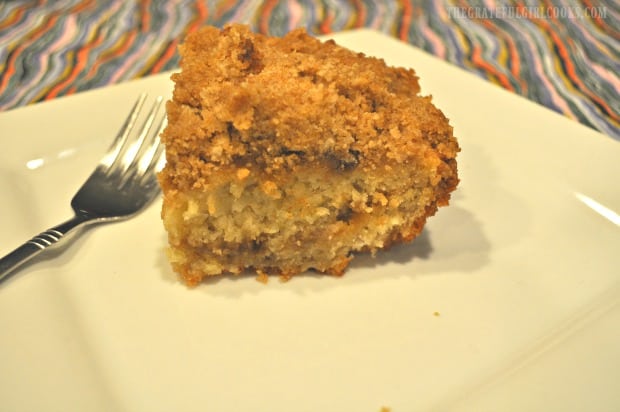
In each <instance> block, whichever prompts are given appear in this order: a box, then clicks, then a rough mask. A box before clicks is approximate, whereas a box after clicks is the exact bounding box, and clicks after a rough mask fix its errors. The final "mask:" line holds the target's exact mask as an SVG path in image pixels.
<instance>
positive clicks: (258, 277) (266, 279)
mask: <svg viewBox="0 0 620 412" xmlns="http://www.w3.org/2000/svg"><path fill="white" fill-rule="evenodd" d="M256 280H257V281H259V282H260V283H262V284H265V285H266V284H267V283H268V282H269V275H267V274H266V273H265V272H262V271H258V274H257V275H256Z"/></svg>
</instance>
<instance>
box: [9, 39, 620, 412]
mask: <svg viewBox="0 0 620 412" xmlns="http://www.w3.org/2000/svg"><path fill="white" fill-rule="evenodd" d="M333 37H334V38H335V39H336V41H337V42H339V43H340V44H342V45H344V46H346V47H349V48H351V49H354V50H357V51H363V52H366V53H367V54H370V55H375V56H380V57H383V58H385V60H386V61H387V62H388V63H389V64H391V65H398V66H410V67H413V68H415V69H416V71H417V72H418V74H419V75H420V77H421V83H422V89H423V93H425V94H432V95H433V96H434V99H435V103H436V104H437V105H438V106H439V107H440V108H441V109H442V110H443V111H444V113H445V114H446V115H447V116H448V117H449V118H450V119H451V123H452V125H453V126H454V128H455V134H456V135H457V137H458V138H459V142H460V144H461V146H462V152H461V154H460V155H459V158H458V162H459V172H460V177H461V184H460V186H459V188H458V190H457V192H455V194H454V195H453V199H452V201H451V205H450V206H449V207H447V208H442V209H440V210H439V212H438V214H437V215H436V216H435V217H433V218H431V219H430V220H429V222H428V224H427V227H426V228H425V230H424V232H423V234H422V235H421V236H420V237H419V238H418V239H416V240H415V241H414V242H413V243H412V244H409V245H404V246H399V247H395V248H394V249H392V250H391V251H388V252H386V253H381V254H379V256H378V257H377V258H376V259H374V260H373V259H372V258H370V257H367V256H361V257H358V258H357V259H355V260H354V263H353V264H352V266H351V268H350V269H349V270H348V272H347V273H346V275H345V276H344V277H342V278H333V277H328V276H316V275H307V276H302V277H298V278H294V279H292V280H291V281H289V282H287V283H281V282H279V281H278V280H277V279H272V280H271V281H270V282H269V283H268V284H267V285H263V284H261V283H259V282H257V281H255V280H254V278H253V277H251V276H249V277H239V278H222V279H220V280H218V281H213V282H209V283H208V284H204V285H202V286H200V287H198V288H196V289H188V288H186V287H185V286H183V285H182V284H180V283H179V282H178V281H177V279H176V277H175V275H174V274H173V273H172V272H171V270H170V268H169V266H168V263H167V261H166V258H165V257H164V248H165V246H166V237H165V233H164V230H163V228H162V224H161V221H160V219H159V208H160V204H159V203H156V204H154V205H153V206H152V207H150V208H149V209H148V210H147V211H146V212H145V213H142V214H141V215H139V216H138V217H136V218H134V219H132V220H130V221H127V222H123V223H117V224H111V225H105V226H99V227H97V228H94V229H90V230H88V231H86V232H85V233H83V235H82V236H80V237H79V238H76V239H75V240H74V241H73V243H72V245H71V247H69V248H67V249H66V250H64V252H63V253H52V255H54V258H53V259H37V260H36V261H35V262H33V263H31V264H28V265H27V266H26V267H24V268H23V269H22V270H21V271H20V272H19V273H17V274H16V275H15V276H12V277H11V278H10V279H9V280H8V281H7V282H4V283H3V284H2V285H0V333H1V338H0V409H1V410H6V411H41V410H45V411H55V410H58V411H60V410H62V411H120V410H127V411H149V412H154V411H172V410H178V411H204V410H209V411H272V412H275V411H287V412H289V411H319V410H321V411H323V410H327V411H356V412H360V411H372V412H377V411H379V410H380V409H381V407H383V406H385V407H389V408H391V410H392V411H393V412H401V411H403V412H404V411H428V410H433V411H453V410H454V411H457V410H458V411H481V410H485V411H564V412H565V411H583V410H588V411H590V412H591V411H611V410H619V408H620V390H618V388H619V387H618V382H619V381H620V305H619V304H618V303H619V302H620V223H619V222H618V213H619V211H620V190H618V179H619V178H620V162H619V160H620V145H619V144H618V142H615V141H613V140H612V139H611V138H608V137H606V136H602V135H600V134H599V133H597V132H595V131H592V130H590V129H588V128H586V127H584V126H582V125H580V124H578V123H576V122H574V121H571V120H568V119H566V118H564V117H562V116H560V115H557V114H555V113H553V112H551V111H549V110H547V109H545V108H543V107H540V106H537V105H535V104H533V103H531V102H529V101H527V100H525V99H523V98H520V97H518V96H516V95H513V94H510V93H508V92H506V91H504V90H501V89H500V88H499V87H496V86H494V85H492V84H489V83H487V82H485V81H483V80H481V79H478V78H476V77H475V76H473V75H470V74H468V73H466V72H464V71H461V70H460V69H458V68H456V67H453V66H450V65H448V64H446V63H444V62H442V61H440V60H438V59H436V58H434V57H432V56H429V55H427V54H425V53H424V52H422V51H420V50H417V49H414V48H412V47H410V46H408V45H406V44H404V43H400V42H398V41H396V40H394V39H391V38H389V37H386V36H385V35H381V34H378V33H375V32H372V31H366V30H362V31H354V32H345V33H340V34H337V35H335V36H333ZM171 88H172V85H171V82H170V80H169V74H163V75H158V76H153V77H149V78H145V79H141V80H137V81H132V82H128V83H124V84H121V85H118V86H113V87H106V88H102V89H98V90H94V91H90V92H85V93H80V94H77V95H75V96H71V97H66V98H60V99H56V100H54V101H51V102H49V103H42V104H37V105H33V106H30V107H25V108H21V109H16V110H13V111H9V112H5V113H1V114H0V141H1V143H2V145H1V146H2V148H3V150H2V151H1V152H0V193H1V195H2V213H1V214H0V228H1V235H0V254H5V253H8V252H9V251H10V250H12V248H14V247H16V246H17V245H18V244H20V243H21V242H23V241H25V240H26V239H28V238H30V237H31V236H33V235H35V234H37V233H39V232H41V231H43V230H45V229H47V228H49V227H51V226H53V225H55V224H57V223H60V222H61V221H63V220H65V219H67V218H69V217H70V215H71V211H70V208H69V200H70V199H71V197H72V195H73V193H74V192H75V190H76V189H77V188H78V187H79V185H80V184H81V183H82V181H83V180H84V179H85V178H86V176H87V175H88V174H89V173H90V171H91V170H92V168H93V167H94V165H95V163H96V162H97V161H98V160H99V158H100V156H101V155H102V153H103V152H104V151H105V149H106V148H107V146H108V144H109V143H110V141H111V139H112V136H113V135H114V134H115V133H116V131H117V129H118V127H120V124H121V123H122V121H123V119H124V118H125V116H126V114H127V113H128V111H129V109H130V107H131V105H132V104H133V102H134V100H135V99H136V98H137V96H138V94H139V93H140V92H142V91H147V92H149V93H150V94H151V95H152V96H154V95H156V94H164V95H165V96H168V95H169V94H170V91H171Z"/></svg>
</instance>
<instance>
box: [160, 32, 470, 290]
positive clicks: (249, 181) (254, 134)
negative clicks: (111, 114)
mask: <svg viewBox="0 0 620 412" xmlns="http://www.w3.org/2000/svg"><path fill="white" fill-rule="evenodd" d="M180 54H181V64H180V65H181V70H180V72H179V73H176V74H174V75H173V77H172V79H173V81H174V83H175V88H174V94H173V98H172V100H171V101H169V102H168V105H167V114H168V126H167V128H166V130H165V131H164V133H163V135H162V140H163V142H164V144H165V147H166V156H167V164H166V166H165V168H164V169H163V171H162V172H161V174H160V176H159V178H160V183H161V186H162V189H163V194H164V202H163V210H162V218H163V221H164V226H165V228H166V230H167V232H168V238H169V243H170V247H169V259H170V262H171V264H172V267H173V268H174V270H175V271H176V272H178V273H179V274H180V276H181V277H182V279H183V280H184V281H185V282H186V283H187V284H189V285H195V284H197V283H199V282H200V281H201V279H203V278H204V277H205V276H214V275H221V274H238V273H241V272H243V271H246V270H250V271H254V272H256V273H257V274H258V275H259V277H263V278H264V276H265V275H266V274H278V275H281V276H284V277H290V276H292V275H295V274H298V273H302V272H305V271H307V270H316V271H319V272H324V273H329V274H334V275H341V274H342V273H343V272H344V270H345V268H346V267H347V265H348V263H349V261H350V260H351V259H352V258H353V255H354V253H355V252H360V251H361V252H371V253H374V252H375V251H377V250H380V249H384V248H386V247H388V246H390V245H393V244H395V243H400V242H406V241H410V240H412V239H413V238H415V237H416V235H418V234H419V233H420V231H421V230H422V227H423V226H424V223H425V222H426V219H427V217H429V216H431V215H433V214H434V213H435V212H436V210H437V207H438V206H442V205H447V204H448V200H449V198H450V192H451V191H453V190H454V189H455V187H456V185H457V183H458V178H457V167H456V161H455V156H456V154H457V152H458V151H459V147H458V144H457V141H456V140H455V138H454V137H453V135H452V127H451V126H450V125H449V124H448V120H447V119H446V117H445V116H444V115H443V114H442V112H441V111H440V110H438V109H437V108H435V107H434V106H433V104H432V103H431V98H430V97H423V96H420V95H419V94H418V93H419V85H418V81H417V77H416V75H415V73H414V71H413V70H410V69H404V68H392V67H388V66H387V65H386V64H385V63H384V62H383V61H382V60H380V59H376V58H371V57H366V56H364V55H363V54H360V53H354V52H352V51H349V50H347V49H345V48H342V47H340V46H338V45H336V44H335V43H334V42H333V41H327V42H324V43H322V42H320V41H319V40H317V39H315V38H313V37H311V36H309V35H307V34H306V33H305V31H303V30H296V31H293V32H291V33H289V34H288V35H286V36H284V37H282V38H270V37H266V36H262V35H258V34H253V33H251V32H250V30H249V29H248V28H247V27H245V26H241V25H232V26H227V27H226V28H224V29H223V30H218V29H216V28H212V27H207V28H203V29H200V30H198V31H196V32H193V33H191V34H190V35H188V37H187V39H186V40H185V43H184V44H183V45H182V46H181V47H180Z"/></svg>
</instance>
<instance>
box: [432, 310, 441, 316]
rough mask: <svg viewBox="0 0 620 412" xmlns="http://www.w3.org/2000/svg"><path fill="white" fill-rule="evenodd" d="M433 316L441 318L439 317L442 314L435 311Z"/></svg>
mask: <svg viewBox="0 0 620 412" xmlns="http://www.w3.org/2000/svg"><path fill="white" fill-rule="evenodd" d="M433 316H436V317H439V316H441V313H439V312H437V311H435V312H433Z"/></svg>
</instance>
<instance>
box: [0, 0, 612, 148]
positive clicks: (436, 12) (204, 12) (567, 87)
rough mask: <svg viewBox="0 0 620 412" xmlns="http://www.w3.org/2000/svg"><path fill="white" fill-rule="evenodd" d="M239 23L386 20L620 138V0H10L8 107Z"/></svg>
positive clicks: (343, 25) (2, 82)
mask: <svg viewBox="0 0 620 412" xmlns="http://www.w3.org/2000/svg"><path fill="white" fill-rule="evenodd" d="M230 22H241V23H246V24H249V25H251V26H252V28H253V29H254V30H255V31H257V32H262V33H268V34H271V35H282V34H284V33H286V32H288V31H289V30H291V29H293V28H296V27H305V28H306V29H307V30H308V31H310V32H312V33H315V34H325V33H330V32H337V31H342V30H347V29H352V28H360V27H367V28H372V29H376V30H378V31H381V32H384V33H387V34H389V35H391V36H393V37H397V38H399V39H401V40H403V41H405V42H408V43H410V44H412V45H415V46H417V47H420V48H422V49H424V50H426V51H428V52H429V53H432V54H434V55H436V56H438V57H440V58H442V59H444V60H447V61H448V62H451V63H453V64H455V65H458V66H460V67H462V68H464V69H465V70H468V71H470V72H473V73H476V74H477V75H479V76H481V77H483V78H485V79H487V80H489V81H491V82H493V83H495V84H497V85H499V86H501V87H503V88H506V89H508V90H510V91H513V92H514V93H518V94H520V95H522V96H524V97H526V98H528V99H530V100H532V101H535V102H537V103H539V104H542V105H544V106H546V107H548V108H550V109H552V110H554V111H556V112H559V113H562V114H564V115H565V116H567V117H570V118H572V119H575V120H577V121H579V122H581V123H583V124H585V125H588V126H590V127H592V128H594V129H597V130H599V131H601V132H602V133H605V134H607V135H609V136H611V137H613V138H615V139H617V140H620V4H619V3H618V2H615V1H608V2H603V1H599V2H596V1H593V0H581V1H578V0H558V1H553V2H551V1H512V2H506V1H494V0H480V1H464V0H463V1H459V0H455V1H447V0H437V1H432V0H428V1H427V0H412V1H368V0H349V1H342V0H321V1H312V0H287V1H273V0H267V1H255V0H246V1H227V0H224V1H201V0H170V1H156V0H141V1H135V0H134V1H121V0H110V1H96V0H57V1H43V0H41V1H26V0H23V1H20V0H13V1H1V2H0V110H8V109H12V108H16V107H20V106H24V105H27V104H30V103H34V102H39V101H43V100H48V99H53V98H55V97H58V96H62V95H68V94H72V93H76V92H79V91H83V90H88V89H92V88H96V87H102V86H105V85H109V84H113V83H118V82H122V81H125V80H128V79H133V78H137V77H142V76H147V75H150V74H155V73H159V72H162V71H166V70H172V69H174V68H176V67H177V65H178V59H179V57H178V54H177V46H178V44H179V43H180V42H181V41H182V39H183V38H184V36H185V34H186V33H188V32H189V31H191V30H194V29H196V28H197V27H200V26H203V25H215V26H223V25H224V24H226V23H230Z"/></svg>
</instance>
